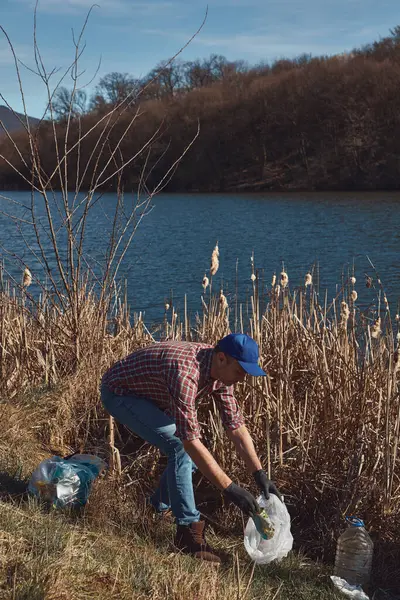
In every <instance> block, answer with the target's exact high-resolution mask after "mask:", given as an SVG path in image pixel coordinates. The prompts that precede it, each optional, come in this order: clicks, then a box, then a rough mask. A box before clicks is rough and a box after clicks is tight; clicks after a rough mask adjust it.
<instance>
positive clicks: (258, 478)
mask: <svg viewBox="0 0 400 600" xmlns="http://www.w3.org/2000/svg"><path fill="white" fill-rule="evenodd" d="M253 477H254V481H255V482H256V484H257V486H258V488H259V490H260V491H261V493H262V494H264V496H265V498H266V500H268V498H269V495H270V494H275V496H278V498H279V500H280V501H281V502H282V496H281V494H280V492H279V490H278V488H277V487H276V485H275V484H274V482H273V481H271V480H270V479H268V477H267V474H266V472H265V471H264V469H260V470H259V471H254V473H253Z"/></svg>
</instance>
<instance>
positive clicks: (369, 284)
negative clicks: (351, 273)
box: [365, 275, 372, 288]
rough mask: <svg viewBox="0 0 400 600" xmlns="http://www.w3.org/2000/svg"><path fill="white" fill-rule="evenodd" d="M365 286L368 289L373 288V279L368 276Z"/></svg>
mask: <svg viewBox="0 0 400 600" xmlns="http://www.w3.org/2000/svg"><path fill="white" fill-rule="evenodd" d="M365 285H366V287H367V288H370V287H372V277H368V275H367V276H366V278H365Z"/></svg>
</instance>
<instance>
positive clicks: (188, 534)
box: [175, 521, 221, 563]
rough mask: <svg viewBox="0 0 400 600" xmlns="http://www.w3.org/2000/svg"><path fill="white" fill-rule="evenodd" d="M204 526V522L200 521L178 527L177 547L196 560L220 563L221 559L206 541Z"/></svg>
mask: <svg viewBox="0 0 400 600" xmlns="http://www.w3.org/2000/svg"><path fill="white" fill-rule="evenodd" d="M204 526H205V522H204V521H198V522H196V523H191V524H190V525H178V528H177V530H176V536H175V546H176V547H177V548H179V550H181V551H182V552H184V553H185V554H192V555H193V556H194V557H195V558H200V559H202V560H206V561H208V562H213V563H220V562H221V559H220V558H219V556H217V555H216V554H215V552H214V550H213V549H212V548H210V546H209V545H208V544H207V542H206V540H205V537H204Z"/></svg>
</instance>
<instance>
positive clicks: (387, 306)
mask: <svg viewBox="0 0 400 600" xmlns="http://www.w3.org/2000/svg"><path fill="white" fill-rule="evenodd" d="M383 302H384V304H385V308H386V310H389V301H388V299H387V297H386V294H383Z"/></svg>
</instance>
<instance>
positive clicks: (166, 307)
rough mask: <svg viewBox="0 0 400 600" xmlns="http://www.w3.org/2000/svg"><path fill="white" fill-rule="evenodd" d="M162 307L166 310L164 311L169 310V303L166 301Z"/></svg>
mask: <svg viewBox="0 0 400 600" xmlns="http://www.w3.org/2000/svg"><path fill="white" fill-rule="evenodd" d="M164 308H165V310H166V311H167V310H169V304H168V302H166V303H165V304H164Z"/></svg>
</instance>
